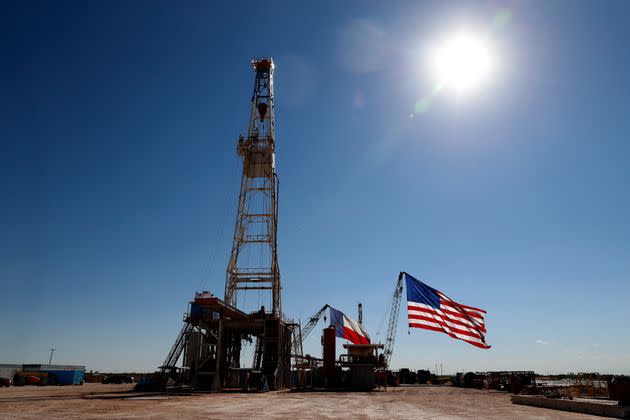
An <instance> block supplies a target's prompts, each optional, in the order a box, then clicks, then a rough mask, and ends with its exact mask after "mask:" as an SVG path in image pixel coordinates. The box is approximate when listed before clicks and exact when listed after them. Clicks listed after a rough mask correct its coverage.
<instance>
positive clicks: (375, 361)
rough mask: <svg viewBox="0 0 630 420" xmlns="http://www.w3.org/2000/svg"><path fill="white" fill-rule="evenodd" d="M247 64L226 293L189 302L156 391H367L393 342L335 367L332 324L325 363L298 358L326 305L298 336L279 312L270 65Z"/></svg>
mask: <svg viewBox="0 0 630 420" xmlns="http://www.w3.org/2000/svg"><path fill="white" fill-rule="evenodd" d="M251 63H252V69H253V71H254V89H253V94H252V98H251V106H250V113H249V126H248V130H247V134H246V135H240V136H239V138H238V141H237V145H236V150H237V153H238V155H239V156H240V157H241V160H242V164H243V170H242V175H241V186H240V194H239V198H238V210H237V214H236V223H235V226H234V238H233V243H232V250H231V253H230V259H229V263H228V266H227V270H226V276H225V295H224V298H223V299H220V298H219V297H217V296H215V295H213V294H212V293H210V292H206V291H204V292H200V293H196V294H195V298H194V300H193V301H191V302H189V304H188V305H189V306H188V311H187V312H186V314H185V315H184V320H183V321H184V323H183V326H182V328H181V330H180V332H179V335H178V336H177V338H176V340H175V342H174V344H173V346H172V347H171V349H170V351H169V353H168V355H167V357H166V359H165V360H164V363H163V364H162V366H161V367H160V374H161V376H160V378H161V386H165V383H166V381H167V379H169V378H170V379H175V380H176V382H178V383H179V384H180V385H182V386H189V387H191V388H193V389H197V390H221V389H228V388H232V389H234V388H240V389H244V390H245V389H247V390H249V389H251V388H256V389H259V390H260V389H268V390H277V389H283V388H289V387H291V386H297V387H308V386H311V387H315V386H319V387H322V386H323V387H344V386H345V387H347V386H352V387H353V388H356V389H372V388H373V387H374V386H375V379H376V378H377V377H378V376H379V374H378V373H377V370H379V369H380V370H381V372H380V376H381V377H382V376H383V373H384V372H382V370H383V369H384V368H385V367H386V363H387V361H388V359H389V357H390V356H391V347H392V346H393V341H392V342H391V343H390V342H389V341H388V344H390V347H389V348H387V347H385V350H384V351H383V353H381V354H380V356H379V350H381V349H383V348H384V346H383V345H382V344H369V343H368V344H365V343H363V344H360V345H355V344H345V345H344V348H346V349H347V354H345V355H341V356H340V358H339V360H337V359H336V334H335V327H334V326H330V327H328V328H326V329H325V330H324V331H323V335H322V346H323V352H322V353H323V357H322V358H317V357H313V356H310V355H303V347H302V343H303V341H304V339H305V338H306V337H307V336H308V334H309V333H310V332H311V331H312V330H313V329H314V327H315V326H316V325H317V323H318V322H319V320H320V319H321V318H322V316H324V317H325V315H324V313H325V311H326V309H328V308H329V305H324V307H322V309H320V310H319V311H318V312H317V313H316V314H314V315H313V316H311V317H310V318H309V319H308V322H307V323H306V324H305V326H304V328H302V326H301V324H299V323H296V322H293V321H291V320H288V319H287V318H286V317H285V316H284V314H283V313H282V306H281V304H282V296H281V291H282V286H281V282H280V267H279V265H278V254H277V225H278V185H279V181H278V175H277V173H276V163H275V146H276V138H275V120H274V82H273V76H274V62H273V59H271V58H255V59H253V60H252V62H251ZM399 282H400V279H399ZM400 290H402V289H400ZM254 293H256V294H257V295H258V296H257V297H258V304H257V306H256V307H254V308H252V307H251V302H252V299H249V302H250V307H249V308H247V305H246V303H247V299H246V298H247V295H248V294H254ZM399 301H400V297H398V302H397V303H399ZM261 302H262V304H261ZM397 309H398V305H396V312H397ZM331 310H332V309H331ZM396 321H397V313H396ZM359 323H361V309H359ZM391 324H392V321H391V320H390V331H394V332H395V328H394V327H395V326H394V327H392V326H391ZM245 343H247V344H248V345H249V344H251V346H252V348H253V355H252V360H251V367H244V366H245V365H248V364H249V363H243V362H245V361H243V360H241V358H242V357H243V352H242V350H243V348H244V345H245ZM180 360H181V366H178V362H179V361H180ZM292 361H293V368H294V369H293V371H292V369H291V368H292ZM292 375H293V376H292ZM252 385H253V386H252Z"/></svg>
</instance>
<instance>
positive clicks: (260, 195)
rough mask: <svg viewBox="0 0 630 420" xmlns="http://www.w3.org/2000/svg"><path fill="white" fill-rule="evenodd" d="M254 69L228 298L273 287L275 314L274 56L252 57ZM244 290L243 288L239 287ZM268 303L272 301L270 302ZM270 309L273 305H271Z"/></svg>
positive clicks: (241, 142) (242, 140)
mask: <svg viewBox="0 0 630 420" xmlns="http://www.w3.org/2000/svg"><path fill="white" fill-rule="evenodd" d="M252 67H253V70H254V73H255V78H254V93H253V95H252V99H251V109H250V116H249V128H248V131H247V135H246V136H243V135H241V136H239V139H238V144H237V152H238V154H239V155H240V156H241V158H242V160H243V174H242V176H241V191H240V194H239V199H238V211H237V214H236V224H235V227H234V242H233V245H232V253H231V255H230V262H229V264H228V268H227V273H226V279H225V301H226V303H228V304H230V305H232V306H234V307H237V297H238V295H239V294H242V293H247V292H248V291H251V290H258V291H264V292H263V293H264V294H265V295H266V300H265V303H267V302H269V291H270V292H271V296H270V298H271V301H270V302H269V303H270V304H271V305H270V306H271V314H272V315H273V316H274V317H277V318H280V317H281V301H280V289H281V286H280V268H279V267H278V256H277V238H276V231H277V223H278V176H277V175H276V165H275V130H274V94H273V71H274V64H273V60H272V59H271V58H255V59H253V60H252ZM239 291H242V292H240V293H239ZM267 308H269V306H267ZM267 311H269V310H268V309H267Z"/></svg>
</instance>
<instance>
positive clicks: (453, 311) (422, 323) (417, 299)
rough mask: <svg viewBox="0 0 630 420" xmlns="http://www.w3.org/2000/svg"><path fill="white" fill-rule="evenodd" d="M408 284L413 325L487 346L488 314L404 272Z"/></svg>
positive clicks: (408, 306) (409, 306)
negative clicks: (449, 296)
mask: <svg viewBox="0 0 630 420" xmlns="http://www.w3.org/2000/svg"><path fill="white" fill-rule="evenodd" d="M404 275H405V280H406V284H407V311H408V317H409V326H410V327H413V328H424V329H425V330H431V331H438V332H443V333H445V334H448V335H449V336H451V337H452V338H457V339H459V340H464V341H465V342H467V343H470V344H472V345H473V346H477V347H480V348H482V349H489V348H490V346H489V345H487V344H486V340H485V336H484V334H485V332H486V324H485V321H484V318H485V316H486V311H484V310H483V309H479V308H474V307H472V306H466V305H462V304H459V303H457V302H455V301H454V300H451V299H449V298H448V296H446V295H445V294H444V293H442V292H440V291H438V290H435V289H434V288H432V287H430V286H427V285H426V284H424V283H422V282H421V281H420V280H418V279H415V278H414V277H412V276H410V275H409V274H407V273H404Z"/></svg>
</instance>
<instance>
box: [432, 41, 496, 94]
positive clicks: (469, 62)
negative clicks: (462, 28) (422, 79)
mask: <svg viewBox="0 0 630 420" xmlns="http://www.w3.org/2000/svg"><path fill="white" fill-rule="evenodd" d="M430 64H431V67H432V70H433V72H434V73H435V77H436V79H437V83H438V85H441V86H443V87H444V88H445V89H451V90H454V91H455V92H456V93H458V94H463V93H468V92H470V91H472V90H475V89H477V88H479V87H480V86H481V85H482V84H483V82H485V81H486V80H487V79H488V78H489V77H490V75H491V73H492V71H493V68H494V58H493V56H492V54H491V51H490V48H489V44H488V42H487V41H486V40H484V39H483V38H482V37H480V36H477V35H473V34H470V33H467V32H459V33H457V34H456V35H455V36H453V37H452V38H449V39H447V40H445V41H444V42H442V43H440V44H438V45H437V47H436V48H435V49H434V50H433V52H432V54H431V62H430Z"/></svg>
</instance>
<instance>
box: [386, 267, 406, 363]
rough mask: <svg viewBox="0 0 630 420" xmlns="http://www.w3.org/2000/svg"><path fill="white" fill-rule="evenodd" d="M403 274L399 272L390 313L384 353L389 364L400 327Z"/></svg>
mask: <svg viewBox="0 0 630 420" xmlns="http://www.w3.org/2000/svg"><path fill="white" fill-rule="evenodd" d="M403 274H404V272H402V271H401V272H400V274H398V281H397V282H396V288H395V289H394V293H393V296H392V310H391V312H390V314H389V325H388V327H387V338H386V339H385V350H384V351H383V355H384V356H385V362H386V364H387V366H389V363H390V361H391V358H392V353H393V352H394V342H395V341H396V330H397V329H398V315H399V313H400V301H401V299H402V292H403Z"/></svg>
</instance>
